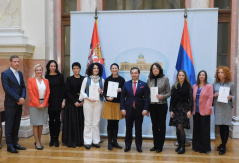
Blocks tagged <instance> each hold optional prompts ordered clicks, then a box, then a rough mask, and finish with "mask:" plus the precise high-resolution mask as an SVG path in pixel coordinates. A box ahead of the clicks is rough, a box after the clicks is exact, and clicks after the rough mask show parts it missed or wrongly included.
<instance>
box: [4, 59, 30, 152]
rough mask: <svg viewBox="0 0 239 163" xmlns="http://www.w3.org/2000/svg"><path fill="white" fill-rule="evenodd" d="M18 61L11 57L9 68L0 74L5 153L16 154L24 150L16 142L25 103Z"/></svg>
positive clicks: (23, 85) (24, 91)
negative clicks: (3, 111) (2, 96)
mask: <svg viewBox="0 0 239 163" xmlns="http://www.w3.org/2000/svg"><path fill="white" fill-rule="evenodd" d="M19 64H20V59H19V57H18V56H16V55H13V56H11V57H10V66H11V67H10V68H9V69H7V70H6V71H4V72H2V74H1V79H2V86H3V89H4V91H5V100H4V107H5V114H6V123H5V136H6V144H7V151H8V152H11V153H18V150H25V149H26V148H25V147H21V146H20V145H19V144H18V143H17V142H18V131H19V128H20V121H21V116H22V105H23V103H24V102H25V97H26V87H25V83H24V80H23V75H22V72H20V71H18V68H19Z"/></svg>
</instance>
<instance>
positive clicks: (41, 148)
mask: <svg viewBox="0 0 239 163" xmlns="http://www.w3.org/2000/svg"><path fill="white" fill-rule="evenodd" d="M34 145H35V148H36V149H37V150H43V149H44V147H43V146H42V145H41V147H40V148H37V145H36V142H35V143H34Z"/></svg>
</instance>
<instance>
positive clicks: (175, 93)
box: [171, 81, 191, 105]
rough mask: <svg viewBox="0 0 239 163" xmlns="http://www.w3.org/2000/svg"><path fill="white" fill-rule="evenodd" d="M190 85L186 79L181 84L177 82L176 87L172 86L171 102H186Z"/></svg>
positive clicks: (174, 103)
mask: <svg viewBox="0 0 239 163" xmlns="http://www.w3.org/2000/svg"><path fill="white" fill-rule="evenodd" d="M190 87H191V85H190V84H189V83H188V82H186V81H185V82H184V83H183V85H182V86H181V85H180V84H179V83H178V85H177V88H175V87H173V88H172V90H171V102H172V104H173V105H176V104H177V103H178V102H180V103H184V102H188V100H189V91H190Z"/></svg>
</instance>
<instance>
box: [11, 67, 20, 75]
mask: <svg viewBox="0 0 239 163" xmlns="http://www.w3.org/2000/svg"><path fill="white" fill-rule="evenodd" d="M10 69H11V70H12V72H13V73H14V74H16V72H18V70H15V69H14V68H12V67H10Z"/></svg>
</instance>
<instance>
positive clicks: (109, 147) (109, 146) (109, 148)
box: [108, 142, 113, 151]
mask: <svg viewBox="0 0 239 163" xmlns="http://www.w3.org/2000/svg"><path fill="white" fill-rule="evenodd" d="M108 150H110V151H112V150H113V147H112V144H111V142H108Z"/></svg>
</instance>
